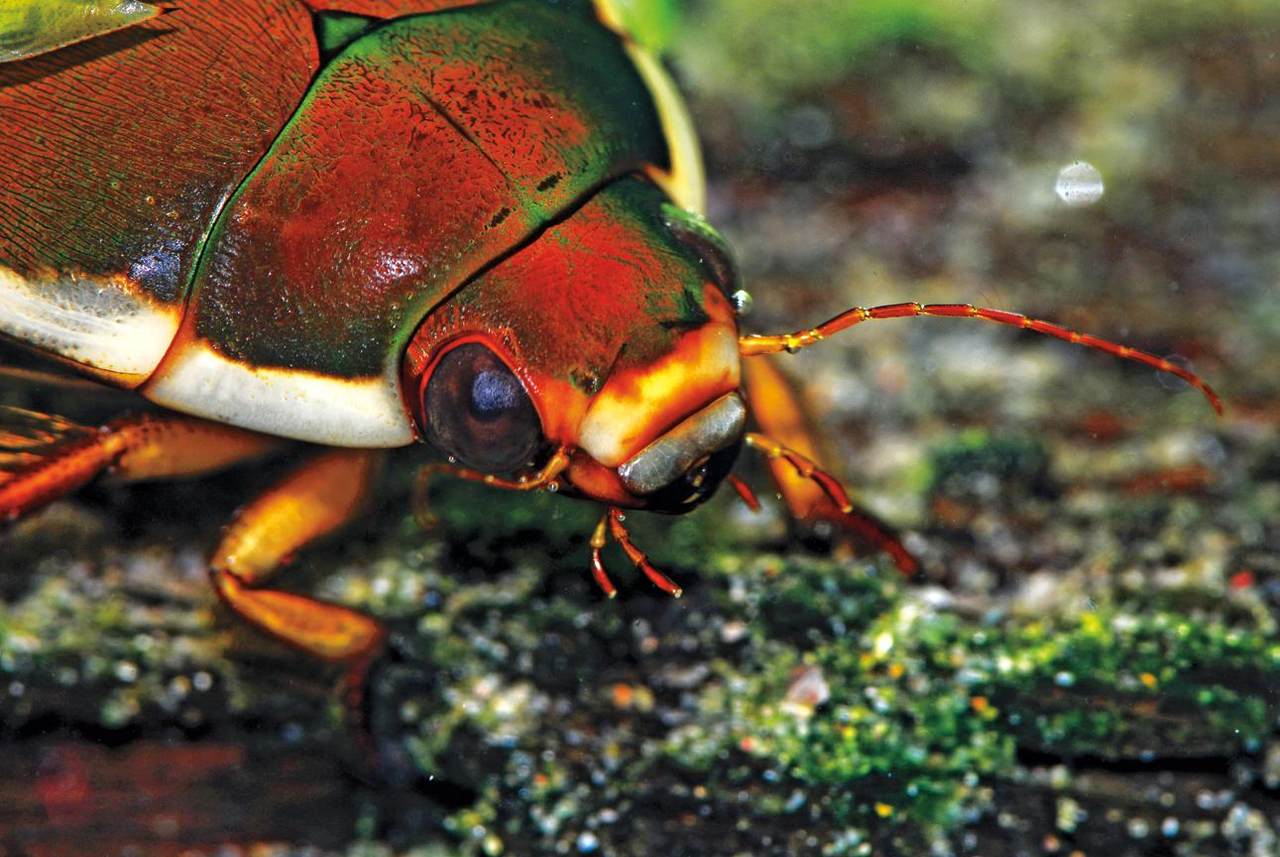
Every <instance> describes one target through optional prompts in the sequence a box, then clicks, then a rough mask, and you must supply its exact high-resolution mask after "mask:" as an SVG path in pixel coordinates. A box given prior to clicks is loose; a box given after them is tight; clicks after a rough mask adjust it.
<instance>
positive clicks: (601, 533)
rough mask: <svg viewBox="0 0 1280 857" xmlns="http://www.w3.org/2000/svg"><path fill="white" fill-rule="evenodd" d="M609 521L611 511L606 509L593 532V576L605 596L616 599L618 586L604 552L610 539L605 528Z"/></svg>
mask: <svg viewBox="0 0 1280 857" xmlns="http://www.w3.org/2000/svg"><path fill="white" fill-rule="evenodd" d="M608 523H609V513H608V512H607V511H606V512H605V513H604V515H603V516H602V517H601V518H600V522H599V523H598V524H596V529H595V532H594V533H592V534H591V576H592V577H593V578H594V579H595V581H596V585H597V586H599V587H600V590H601V591H602V592H604V594H605V597H606V598H609V599H614V598H617V597H618V588H617V587H616V586H614V585H613V581H612V580H610V579H609V572H608V571H606V570H605V567H604V557H603V556H602V552H603V551H604V546H605V543H606V541H607V540H608V532H607V530H606V529H605V528H606V527H607V526H608Z"/></svg>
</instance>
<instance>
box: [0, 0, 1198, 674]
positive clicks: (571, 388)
mask: <svg viewBox="0 0 1280 857" xmlns="http://www.w3.org/2000/svg"><path fill="white" fill-rule="evenodd" d="M15 9H16V10H17V11H16V12H15V11H14V10H15ZM24 12H25V14H24ZM6 16H7V17H6ZM620 21H621V18H620V15H619V13H618V10H617V8H616V7H615V5H614V2H613V0H594V2H592V0H558V2H547V0H495V2H476V0H186V2H184V3H182V4H180V5H178V6H176V7H175V8H168V7H164V6H161V5H151V4H147V3H142V2H137V0H119V2H114V0H16V3H15V2H10V3H9V11H7V12H6V13H5V16H0V50H2V51H3V54H0V57H2V58H3V59H4V60H6V61H5V62H4V63H3V64H0V129H2V131H3V133H0V333H2V334H3V335H4V336H6V337H7V338H9V339H11V340H14V341H16V342H18V343H20V344H22V345H25V346H27V347H29V348H30V349H33V350H35V351H36V352H38V353H39V354H41V355H44V356H45V357H48V358H50V359H51V360H54V361H57V362H60V363H62V364H64V365H65V366H67V367H70V368H72V369H74V370H76V371H77V372H79V373H81V374H83V375H87V376H89V377H90V378H92V379H95V380H96V381H99V382H101V383H103V384H107V385H114V386H116V387H121V388H125V389H127V390H132V391H135V392H136V393H137V394H138V395H139V396H141V397H142V398H143V399H146V400H149V401H150V402H151V403H154V404H155V405H159V406H161V407H162V408H164V409H166V410H165V411H163V412H161V413H159V414H156V413H148V414H146V415H142V416H133V417H125V418H122V419H120V420H118V421H115V422H112V423H109V424H108V425H106V426H104V427H102V428H101V429H99V430H94V431H87V430H66V426H65V425H64V424H61V423H57V425H58V426H59V430H58V431H52V430H51V433H50V434H49V435H48V436H45V435H41V434H40V432H38V431H36V432H28V433H26V434H23V433H21V432H10V433H9V434H8V437H9V438H10V441H11V443H12V444H13V445H15V446H17V447H19V450H18V453H20V454H17V455H16V457H14V458H13V461H14V462H16V463H15V464H13V465H12V466H11V467H10V468H9V470H8V471H7V472H5V473H4V474H3V476H0V515H3V516H4V517H6V518H8V519H14V518H17V517H20V516H22V515H25V514H27V513H29V512H31V511H32V510H34V509H37V508H38V507H40V506H42V505H44V504H46V503H48V502H50V501H51V500H53V499H55V498H58V497H61V496H63V495H66V494H67V493H69V492H71V491H73V490H75V489H77V488H78V487H80V486H82V485H84V484H85V483H86V482H88V481H89V480H91V479H92V478H94V477H95V476H96V475H98V474H100V473H102V472H104V471H107V470H110V471H112V472H114V473H115V474H116V475H117V476H118V477H120V478H123V479H134V480H137V479H159V478H169V477H179V476H190V475H194V474H199V473H206V472H210V471H213V470H217V469H219V468H224V467H227V466H229V465H231V464H234V463H237V462H241V461H244V460H246V459H250V458H253V457H256V456H262V455H266V454H269V453H270V452H271V451H272V449H273V448H274V447H275V446H276V444H277V443H278V442H279V440H280V439H293V440H301V441H306V442H309V443H311V444H314V445H315V447H316V449H315V450H314V451H313V452H312V453H311V454H310V456H309V458H308V459H307V460H306V461H305V462H304V463H303V464H302V465H301V466H300V467H299V468H298V469H297V470H295V471H294V472H292V473H291V474H290V475H288V476H286V477H285V478H284V479H283V480H282V481H281V482H279V483H278V484H277V485H275V487H273V488H271V489H270V490H269V491H267V492H266V493H265V494H264V495H263V496H261V497H259V498H258V499H257V500H255V501H253V502H251V503H250V504H249V505H247V506H246V507H244V508H243V509H242V510H241V511H240V512H239V513H238V514H237V516H236V518H235V520H234V522H233V523H232V524H231V526H230V527H229V528H228V529H227V531H226V532H225V534H224V535H223V537H222V540H221V543H220V544H219V545H218V546H217V548H216V549H215V550H214V552H213V555H212V557H211V559H210V562H209V568H210V574H211V578H212V581H213V585H214V587H215V589H216V591H217V593H218V594H219V595H220V596H221V598H222V599H223V600H224V601H225V602H226V603H227V605H229V607H230V608H231V609H232V610H233V611H234V612H235V613H237V614H239V615H240V616H242V617H244V618H245V619H247V620H248V621H249V622H250V623H252V624H253V625H255V626H257V627H258V628H259V629H262V630H264V631H266V632H269V633H270V634H273V635H275V636H276V637H278V638H280V639H282V640H284V641H286V642H288V643H290V644H292V645H294V646H296V647H298V648H300V649H302V650H305V651H306V652H309V653H311V654H312V655H315V656H318V657H321V658H325V659H328V660H332V661H335V662H341V663H344V664H346V665H347V666H348V667H349V668H350V675H351V676H352V677H353V680H354V681H355V682H356V683H359V681H361V680H362V676H363V674H364V670H365V668H366V667H367V666H368V664H369V663H370V661H371V659H372V658H373V657H374V656H375V655H376V654H377V653H378V651H379V650H380V648H381V646H382V642H383V637H384V632H383V630H382V628H381V626H380V625H379V624H378V623H377V622H376V621H374V620H373V619H371V618H369V617H367V616H365V615H363V614H361V613H358V612H355V611H353V610H350V609H348V608H346V607H342V606H338V605H335V604H330V603H325V602H322V601H318V600H314V599H311V598H308V597H305V596H302V595H297V594H292V593H287V592H284V591H279V590H275V589H271V588H268V587H266V586H265V585H264V583H265V581H266V580H267V578H268V577H269V576H271V575H272V574H273V573H274V572H275V571H277V569H278V567H280V566H281V565H282V564H283V563H284V562H285V561H286V560H287V559H288V558H289V557H291V556H292V555H293V554H294V553H295V552H296V551H297V550H298V549H299V548H301V547H303V546H304V545H306V544H308V543H309V542H312V541H313V540H315V539H317V538H319V537H320V536H323V535H325V534H327V533H330V532H332V531H334V530H336V529H337V528H338V527H340V526H342V525H343V524H344V523H346V522H347V521H348V520H349V519H351V518H352V517H353V516H354V515H355V513H356V511H357V509H358V508H359V507H360V504H361V500H362V498H364V496H365V495H366V494H367V492H368V491H369V490H370V488H371V486H372V483H373V482H374V480H375V473H376V470H377V468H376V466H375V463H376V461H377V460H378V458H379V456H378V454H377V451H378V450H381V449H385V448H390V447H399V446H405V445H408V444H411V443H414V442H415V441H426V442H428V443H430V444H432V445H434V446H435V447H437V448H438V449H439V450H441V451H442V452H443V453H444V454H445V455H447V456H448V457H449V463H447V464H440V465H436V466H433V467H430V468H428V470H426V471H424V478H426V477H430V476H434V475H438V474H441V473H446V474H451V475H453V476H456V477H461V478H464V479H472V480H478V481H481V482H484V483H487V484H489V485H491V486H494V487H496V488H505V489H513V490H524V491H528V490H534V489H553V490H559V491H560V492H562V493H565V494H569V495H572V496H576V497H579V498H584V499H587V500H593V501H596V502H598V503H600V504H601V505H602V506H603V515H602V517H601V519H600V523H599V525H598V527H597V528H596V531H595V533H594V534H593V536H592V539H591V546H592V558H591V570H592V573H593V575H594V576H595V579H596V581H597V582H598V583H599V585H600V586H601V587H602V588H603V590H604V591H605V592H606V593H607V594H608V595H610V596H612V595H613V594H614V593H615V589H614V587H613V584H612V583H611V582H610V580H609V578H608V575H607V574H606V572H605V568H604V565H603V563H602V560H601V549H602V548H603V547H604V545H605V543H606V541H607V539H609V538H612V539H614V540H616V542H617V543H619V544H620V545H621V547H622V548H623V549H624V551H625V552H626V554H627V555H628V556H629V557H630V559H631V560H632V561H633V562H634V563H635V565H636V566H637V567H638V568H639V569H640V570H641V571H642V572H644V573H645V574H646V575H647V576H648V577H649V578H650V579H651V580H652V581H653V582H654V583H656V584H657V585H658V586H659V587H661V588H662V589H664V590H666V591H667V592H670V593H672V594H675V595H679V594H680V590H679V588H678V586H677V585H676V584H675V583H673V582H672V581H671V580H670V579H668V578H667V577H666V576H665V575H664V574H663V573H662V572H661V571H659V570H658V569H656V568H655V567H654V566H653V565H652V564H651V563H650V562H649V560H648V559H647V558H646V557H645V555H644V553H643V552H642V551H641V550H640V549H639V548H638V547H637V546H636V545H635V544H633V543H632V541H631V539H630V537H629V536H628V534H627V531H626V528H625V525H624V515H623V512H622V510H623V509H646V510H651V511H656V512H666V513H681V512H685V511H687V510H689V509H692V508H694V507H695V506H697V505H698V504H700V503H701V502H703V501H704V500H705V499H706V498H707V497H708V496H709V495H710V494H711V493H712V492H713V491H714V490H715V489H716V488H717V487H718V486H719V485H720V484H722V483H723V482H725V481H729V482H730V484H731V485H732V486H733V487H734V488H735V489H736V490H738V491H739V493H740V494H741V495H742V497H743V499H744V500H746V501H747V502H748V503H754V502H755V498H754V495H753V494H752V492H751V490H750V489H749V488H748V487H747V486H746V485H745V483H743V482H742V481H741V480H739V479H737V478H736V477H734V476H732V475H730V473H729V471H730V469H731V468H732V466H733V464H734V462H735V460H736V458H737V456H738V454H739V451H740V449H741V448H742V447H743V446H747V447H750V448H754V449H756V450H758V451H760V452H761V453H763V454H764V455H765V456H766V457H767V458H768V460H769V463H770V470H771V472H772V474H773V476H774V479H775V480H776V481H777V483H778V486H779V490H780V491H781V493H782V495H783V497H784V500H785V501H786V503H787V505H788V507H789V508H790V510H791V511H792V513H793V514H795V515H796V516H797V517H802V518H825V519H827V520H831V521H838V522H842V523H844V524H847V525H848V526H849V527H851V528H852V529H853V530H855V531H857V532H860V533H861V534H862V535H863V536H865V537H867V538H869V539H870V540H871V541H872V542H873V543H875V544H876V545H878V546H880V547H881V548H883V549H884V550H887V551H888V552H890V553H891V554H892V555H893V557H894V558H895V560H896V561H897V562H898V564H899V565H900V566H902V567H903V568H904V569H908V570H909V569H910V568H911V566H912V563H913V560H912V558H911V557H910V555H909V554H908V553H907V552H906V551H905V550H903V549H902V546H901V545H900V544H899V543H898V542H897V541H896V540H895V539H894V538H893V537H892V535H891V534H890V533H889V532H887V531H886V530H885V529H884V528H883V527H882V526H880V525H879V524H878V523H876V522H875V521H874V519H872V518H870V517H869V516H867V515H864V514H862V513H861V512H859V511H858V510H856V509H855V508H854V507H853V504H852V503H850V502H849V499H848V497H847V496H846V494H845V492H844V491H843V489H842V488H841V487H840V485H839V483H838V482H837V481H836V480H835V479H834V478H832V477H831V476H829V475H828V474H827V473H825V472H824V471H822V470H821V469H819V468H818V467H817V465H815V464H814V463H813V461H812V460H811V456H812V450H813V442H812V439H811V438H809V437H808V435H807V433H806V432H805V431H804V430H802V429H799V428H797V427H796V425H795V423H796V420H795V419H794V416H795V411H794V408H795V401H794V399H793V397H792V394H791V392H790V390H789V387H788V386H787V384H786V383H785V382H784V381H783V380H782V379H781V376H779V375H778V374H777V371H776V369H774V368H773V367H772V366H771V365H770V364H769V363H768V362H766V361H765V360H764V359H763V358H761V357H760V356H759V355H764V354H770V353H776V352H781V351H796V350H798V349H801V348H804V347H807V346H809V345H811V344H813V343H815V342H818V341H819V340H821V339H823V338H825V337H827V336H830V335H832V334H834V333H836V332H837V331H840V330H843V329H845V328H848V327H851V326H853V325H856V324H859V323H861V322H864V321H868V320H872V319H885V318H902V317H907V316H942V317H949V318H978V319H984V320H987V321H991V322H996V323H999V324H1004V325H1012V326H1014V327H1021V328H1026V329H1030V330H1033V331H1037V332H1039V333H1044V334H1049V335H1052V336H1056V337H1059V338H1061V339H1065V340H1068V341H1070V342H1073V343H1077V344H1081V345H1085V346H1088V347H1091V348H1096V349H1100V350H1102V351H1105V352H1108V353H1110V354H1113V355H1116V356H1118V357H1122V358H1127V359H1130V360H1136V361H1139V362H1142V363H1145V364H1148V365H1149V366H1152V367H1154V368H1156V369H1158V370H1161V371H1164V372H1169V373H1172V374H1174V375H1176V376H1178V377H1179V378H1182V379H1184V380H1185V381H1187V382H1188V383H1190V384H1191V385H1193V386H1194V387H1196V388H1197V389H1199V390H1200V391H1201V392H1202V393H1204V394H1205V395H1206V396H1207V397H1208V398H1209V400H1210V401H1211V403H1212V404H1213V405H1214V406H1215V407H1216V408H1220V404H1219V401H1218V398H1217V396H1216V395H1215V394H1214V393H1213V391H1212V390H1211V389H1210V388H1209V387H1208V386H1207V385H1206V384H1205V383H1204V382H1203V381H1202V380H1200V378H1198V377H1197V376H1195V375H1194V374H1192V373H1191V372H1190V371H1188V370H1186V369H1185V368H1183V367H1181V366H1178V365H1176V364H1174V363H1171V362H1169V361H1167V360H1164V359H1162V358H1159V357H1156V356H1153V355H1151V354H1148V353H1145V352H1142V351H1137V350H1134V349H1131V348H1129V347H1127V346H1122V345H1118V344H1114V343H1112V342H1108V341H1106V340H1102V339H1099V338H1096V337H1093V336H1090V335H1087V334H1082V333H1078V332H1074V331H1071V330H1068V329H1065V328H1063V327H1060V326H1058V325H1055V324H1051V323H1048V322H1044V321H1038V320H1034V319H1030V318H1028V317H1026V316H1023V315H1019V314H1016V313H1011V312H1005V311H1001V310H994V309H987V308H982V307H974V306H969V305H960V304H933V305H920V304H916V303H901V304H893V305H888V306H879V307H874V308H869V309H868V308H854V309H851V310H848V311H847V312H845V313H842V314H841V315H839V316H837V317H835V318H833V319H831V320H830V321H828V322H826V323H824V324H821V325H818V326H817V327H814V328H811V329H808V330H802V331H799V332H796V333H791V334H781V335H740V334H739V322H738V318H737V314H736V312H735V303H734V300H733V296H734V294H735V293H736V290H737V282H736V274H735V269H734V264H733V261H732V257H731V255H730V252H729V250H728V248H727V247H726V245H725V242H724V241H723V240H722V239H721V237H720V236H719V235H718V234H717V233H716V231H715V230H714V229H713V228H712V227H711V226H709V225H708V224H707V222H706V221H705V220H704V219H703V218H702V216H701V215H700V214H699V213H698V212H700V211H701V209H702V207H703V194H704V189H703V175H702V169H701V164H700V160H699V157H700V156H699V150H698V146H697V142H696V139H695V137H694V133H693V129H692V125H691V122H690V119H689V116H688V114H687V112H686V109H685V107H684V106H683V104H682V103H681V101H680V98H679V96H678V94H677V93H676V90H675V87H674V86H673V84H672V82H671V80H670V79H669V78H668V76H667V74H666V73H665V71H664V70H663V67H662V66H661V64H660V63H659V62H658V61H657V60H656V59H655V58H654V57H653V56H652V55H651V54H650V53H649V52H647V51H646V50H644V49H643V48H642V47H640V46H639V45H637V44H636V43H635V42H633V41H632V40H631V39H630V38H629V37H628V36H627V34H626V32H625V31H624V28H623V27H622V25H621V23H620ZM749 412H750V415H751V416H752V417H753V418H754V420H755V422H756V424H757V426H756V427H757V428H758V429H759V431H748V430H747V421H748V418H749ZM23 418H24V419H26V420H28V421H34V422H36V423H37V424H38V423H39V421H40V419H41V417H40V416H39V415H34V414H30V413H28V414H25V415H23ZM47 420H48V423H49V424H50V425H51V426H52V425H54V424H55V422H56V420H55V418H53V417H48V418H47ZM54 435H57V437H54ZM33 436H39V437H40V438H42V439H41V440H40V442H38V443H37V442H34V441H32V442H30V443H28V444H26V445H25V446H23V444H21V443H18V442H16V441H14V438H18V439H21V438H27V439H30V438H31V437H33Z"/></svg>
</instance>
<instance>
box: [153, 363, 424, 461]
mask: <svg viewBox="0 0 1280 857" xmlns="http://www.w3.org/2000/svg"><path fill="white" fill-rule="evenodd" d="M397 375H398V373H397V372H396V371H395V370H394V368H393V369H390V370H388V372H387V374H386V375H385V376H384V377H381V378H359V379H347V378H337V377H333V376H329V375H317V374H314V373H309V372H300V371H296V370H291V369H267V368H255V367H251V366H246V365H244V364H241V363H237V362H236V361H234V360H230V359H228V358H226V357H223V356H222V355H220V354H218V353H217V352H215V351H213V350H212V349H210V348H209V347H208V346H207V345H205V344H204V343H200V342H194V343H184V344H183V345H182V346H180V347H179V348H178V349H177V350H176V351H175V352H173V353H171V354H170V355H169V357H168V358H166V360H165V362H164V365H163V366H161V367H160V369H159V370H158V371H157V372H156V373H155V375H154V376H153V377H152V379H151V380H150V381H149V382H147V383H146V384H145V385H144V386H143V387H142V389H141V391H140V392H141V393H142V395H143V396H145V397H146V398H148V399H150V400H151V401H153V402H155V403H156V404H158V405H164V406H165V407H167V408H172V409H174V410H175V411H181V412H183V413H186V414H192V415H194V416H198V417H205V418H206V419H210V420H216V421H218V422H222V423H227V424H229V425H234V426H239V427H241V428H246V429H252V430H253V431H260V432H264V433H266V434H272V435H277V436H279V437H288V438H294V439H295V440H305V441H309V442H311V443H318V444H323V445H325V446H350V447H359V448H364V449H373V448H379V447H394V446H406V445H408V444H410V443H412V442H413V440H414V432H413V428H412V427H411V426H410V424H409V415H408V414H407V413H406V412H405V409H404V406H403V405H402V404H401V398H400V387H399V379H398V378H397Z"/></svg>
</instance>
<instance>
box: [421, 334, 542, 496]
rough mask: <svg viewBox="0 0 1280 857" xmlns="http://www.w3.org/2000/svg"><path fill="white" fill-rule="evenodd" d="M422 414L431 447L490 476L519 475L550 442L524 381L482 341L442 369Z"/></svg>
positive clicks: (459, 351)
mask: <svg viewBox="0 0 1280 857" xmlns="http://www.w3.org/2000/svg"><path fill="white" fill-rule="evenodd" d="M422 413H423V415H424V417H425V423H426V425H425V426H424V428H425V431H426V435H427V439H428V440H429V441H431V443H433V444H435V445H436V446H438V447H439V448H440V449H443V450H444V451H445V452H447V453H449V454H450V455H452V456H454V457H455V458H457V459H458V460H459V461H461V462H462V463H463V464H465V465H467V466H468V467H472V468H475V469H476V470H480V471H482V472H484V473H506V472H509V471H512V470H518V469H520V468H522V467H524V466H526V465H528V464H530V463H532V461H533V459H534V457H535V456H536V455H537V453H538V451H539V450H540V449H541V448H542V447H543V446H544V445H545V443H546V441H545V438H543V436H542V423H541V422H540V421H539V419H538V412H537V411H536V410H534V407H533V402H531V401H530V400H529V394H528V393H526V392H525V389H524V385H523V384H521V383H520V379H519V378H517V377H516V376H515V374H514V373H513V372H512V371H511V370H510V369H508V368H507V365H506V364H505V363H503V362H502V360H500V359H499V358H498V355H496V354H494V353H493V352H492V351H490V350H489V349H488V348H486V347H485V346H483V345H481V344H479V343H478V342H468V343H466V344H464V345H459V346H458V347H456V348H454V349H453V350H451V351H449V352H448V353H447V354H445V355H444V357H442V358H441V359H440V362H439V363H438V364H436V368H435V371H434V372H432V373H431V378H430V380H428V381H427V385H426V389H425V390H424V391H423V394H422Z"/></svg>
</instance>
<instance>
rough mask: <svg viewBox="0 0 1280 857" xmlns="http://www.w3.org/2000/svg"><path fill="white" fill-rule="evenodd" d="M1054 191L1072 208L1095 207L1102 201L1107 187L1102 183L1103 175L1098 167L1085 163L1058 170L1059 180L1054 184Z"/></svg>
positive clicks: (1078, 162) (1080, 162)
mask: <svg viewBox="0 0 1280 857" xmlns="http://www.w3.org/2000/svg"><path fill="white" fill-rule="evenodd" d="M1053 191H1054V193H1056V194H1057V195H1058V199H1060V200H1062V201H1063V202H1064V203H1066V204H1067V205H1069V206H1071V207H1072V208H1079V207H1083V206H1086V205H1093V204H1094V203H1095V202H1097V201H1098V200H1100V199H1102V194H1103V193H1104V192H1106V186H1105V185H1104V184H1103V183H1102V173H1100V172H1098V169H1097V167H1095V166H1094V165H1093V164H1089V163H1085V162H1084V161H1076V162H1075V163H1073V164H1067V165H1066V166H1065V167H1063V168H1062V169H1060V170H1058V180H1057V181H1056V182H1054V185H1053Z"/></svg>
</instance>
